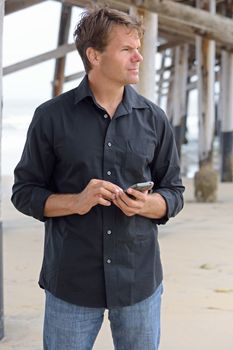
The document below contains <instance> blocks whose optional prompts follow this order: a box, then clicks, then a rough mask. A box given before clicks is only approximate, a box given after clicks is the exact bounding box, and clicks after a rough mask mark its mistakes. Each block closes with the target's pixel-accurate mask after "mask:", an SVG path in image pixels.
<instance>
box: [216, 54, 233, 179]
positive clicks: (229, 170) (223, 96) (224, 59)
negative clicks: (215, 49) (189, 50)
mask: <svg viewBox="0 0 233 350" xmlns="http://www.w3.org/2000/svg"><path fill="white" fill-rule="evenodd" d="M232 96H233V54H232V53H230V52H227V51H225V50H223V51H222V55H221V78H220V108H219V112H220V123H221V181H223V182H227V181H230V182H232V181H233V101H232Z"/></svg>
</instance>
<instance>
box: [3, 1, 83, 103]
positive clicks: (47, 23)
mask: <svg viewBox="0 0 233 350" xmlns="http://www.w3.org/2000/svg"><path fill="white" fill-rule="evenodd" d="M60 10H61V4H60V3H59V2H56V1H46V2H43V3H41V4H38V5H35V6H32V7H29V8H27V9H25V10H21V11H17V12H15V13H13V14H11V15H8V16H5V18H4V28H3V67H5V66H8V65H10V64H13V63H16V62H19V61H21V60H24V59H27V58H30V57H33V56H36V55H38V54H41V53H44V52H46V51H50V50H53V49H54V48H56V46H57V37H58V28H59V20H60ZM81 11H82V10H81V9H79V8H76V7H73V10H72V20H71V26H70V37H69V42H73V31H74V28H75V24H76V23H77V22H78V20H79V16H80V13H81ZM54 64H55V60H50V61H46V62H44V63H41V64H38V65H35V66H33V67H30V68H27V69H24V70H21V71H19V72H16V73H13V74H10V75H7V76H5V77H4V78H3V95H4V96H3V98H4V99H5V100H6V101H7V100H9V99H12V98H13V99H14V100H16V99H48V98H49V97H50V96H51V82H52V80H53V74H54ZM82 69H83V65H82V62H81V59H80V57H79V55H78V53H77V51H74V52H73V53H70V54H68V55H67V64H66V74H72V73H75V72H77V71H80V70H82ZM65 85H66V86H65V90H67V89H70V88H72V87H73V86H75V85H77V81H76V82H75V81H74V82H71V83H67V84H65Z"/></svg>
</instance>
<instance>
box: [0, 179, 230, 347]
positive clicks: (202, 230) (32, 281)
mask: <svg viewBox="0 0 233 350" xmlns="http://www.w3.org/2000/svg"><path fill="white" fill-rule="evenodd" d="M185 183H186V184H187V190H186V194H185V197H186V205H185V208H184V210H183V211H182V213H180V214H179V215H178V216H177V218H175V219H172V220H170V222H169V223H168V224H167V225H166V226H164V227H160V248H161V255H162V261H163V266H164V287H165V293H164V296H163V304H162V338H161V346H160V350H219V349H221V350H232V349H233V332H232V327H233V258H232V255H233V254H232V252H233V184H220V186H219V198H218V202H216V203H214V204H198V203H195V202H194V201H193V188H192V181H190V180H189V181H188V180H186V181H185ZM10 186H11V179H9V178H4V179H3V209H2V212H3V220H4V277H5V278H4V288H5V302H4V304H5V335H6V336H5V338H4V340H3V341H1V342H0V349H1V350H13V349H17V350H42V345H41V333H42V319H43V315H42V313H43V303H44V301H43V298H44V297H43V291H41V290H40V289H39V288H38V287H37V278H38V274H39V270H40V266H41V259H42V249H43V225H41V224H40V223H37V222H36V221H34V220H33V219H31V218H27V217H25V216H23V215H21V214H19V213H17V212H16V211H15V210H14V208H13V207H12V206H11V204H10V202H9V193H10ZM106 316H107V315H106ZM112 349H113V345H112V340H111V335H110V331H109V325H108V321H107V320H105V322H104V324H103V327H102V329H101V332H100V334H99V336H98V338H97V341H96V344H95V346H94V350H112ZM129 350H130V349H129ZM132 350H133V349H132ZM142 350H146V349H142Z"/></svg>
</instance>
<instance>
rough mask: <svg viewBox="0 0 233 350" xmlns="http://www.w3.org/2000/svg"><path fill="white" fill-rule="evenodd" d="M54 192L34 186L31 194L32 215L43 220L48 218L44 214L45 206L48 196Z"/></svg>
mask: <svg viewBox="0 0 233 350" xmlns="http://www.w3.org/2000/svg"><path fill="white" fill-rule="evenodd" d="M51 194H53V192H51V191H49V190H46V189H44V188H40V187H38V188H34V189H33V191H32V195H31V203H30V212H31V215H32V216H33V217H34V218H35V219H37V220H40V221H42V222H44V221H46V220H47V219H48V218H47V217H46V216H44V206H45V202H46V200H47V198H48V197H49V196H50V195H51Z"/></svg>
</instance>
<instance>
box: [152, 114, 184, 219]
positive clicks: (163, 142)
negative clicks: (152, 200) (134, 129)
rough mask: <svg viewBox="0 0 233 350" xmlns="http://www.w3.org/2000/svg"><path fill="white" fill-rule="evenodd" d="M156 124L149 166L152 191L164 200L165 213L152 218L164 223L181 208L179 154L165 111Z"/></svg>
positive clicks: (181, 188)
mask: <svg viewBox="0 0 233 350" xmlns="http://www.w3.org/2000/svg"><path fill="white" fill-rule="evenodd" d="M159 117H160V118H159V121H160V122H159V123H158V125H157V137H158V144H157V147H156V150H155V155H154V160H153V162H152V166H151V173H152V179H153V181H154V183H155V186H154V190H153V192H155V193H159V194H160V195H161V196H163V198H164V199H165V201H166V204H167V213H166V216H165V217H163V218H161V219H154V221H155V222H156V224H165V223H166V222H167V221H168V220H169V218H171V217H174V216H176V215H177V214H178V213H179V211H180V210H181V209H182V208H183V205H184V200H183V192H184V189H185V188H184V186H183V184H182V180H181V175H180V165H179V156H178V152H177V147H176V143H175V138H174V135H173V131H172V128H171V126H170V123H169V121H168V119H167V117H166V115H165V113H164V112H163V111H162V110H160V112H159Z"/></svg>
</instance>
